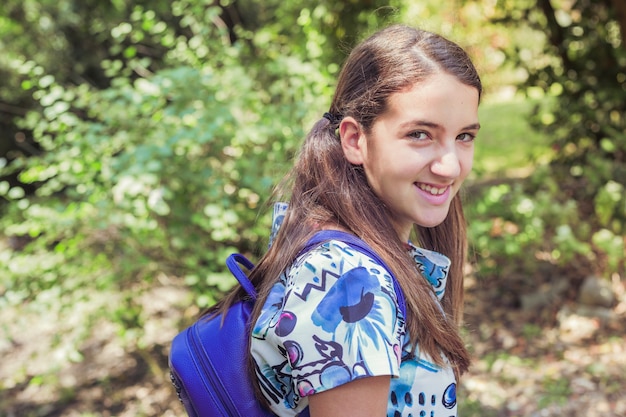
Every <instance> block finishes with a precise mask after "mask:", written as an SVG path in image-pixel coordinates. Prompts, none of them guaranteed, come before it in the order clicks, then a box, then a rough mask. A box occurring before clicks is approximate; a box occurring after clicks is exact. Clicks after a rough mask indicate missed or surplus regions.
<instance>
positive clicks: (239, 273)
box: [226, 253, 257, 300]
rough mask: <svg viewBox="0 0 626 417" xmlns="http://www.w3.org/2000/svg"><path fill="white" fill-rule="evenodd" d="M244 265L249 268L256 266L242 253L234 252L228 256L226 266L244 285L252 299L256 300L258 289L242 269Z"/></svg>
mask: <svg viewBox="0 0 626 417" xmlns="http://www.w3.org/2000/svg"><path fill="white" fill-rule="evenodd" d="M242 265H243V266H244V267H245V268H246V269H247V270H251V269H252V268H254V264H253V263H252V262H250V261H249V260H248V258H246V257H245V256H243V255H242V254H240V253H233V254H232V255H230V256H229V257H228V258H226V266H227V267H228V269H229V270H230V273H231V274H233V276H234V277H235V278H236V279H237V281H239V284H240V285H241V286H242V287H243V289H244V290H245V291H246V293H247V294H248V295H249V296H250V298H252V300H256V295H257V294H256V289H255V288H254V285H252V282H250V279H249V278H248V276H247V275H246V273H245V272H243V270H242V269H241V266H242Z"/></svg>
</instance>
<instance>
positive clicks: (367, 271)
mask: <svg viewBox="0 0 626 417" xmlns="http://www.w3.org/2000/svg"><path fill="white" fill-rule="evenodd" d="M411 254H412V256H413V258H414V259H415V262H416V263H417V265H418V267H419V269H420V271H421V272H422V275H423V276H424V277H425V278H426V279H427V280H428V281H429V282H430V283H431V285H432V286H433V288H434V290H435V294H436V295H437V297H438V298H439V299H441V297H442V296H443V294H444V289H445V286H446V279H447V274H448V270H449V266H450V260H449V259H448V258H447V257H445V256H443V255H441V254H439V253H437V252H433V251H428V250H425V249H420V248H417V247H415V246H412V248H411ZM251 351H252V356H253V358H254V361H255V363H256V373H257V377H258V379H259V383H260V386H261V390H262V393H263V395H264V396H265V398H266V399H267V400H268V402H269V403H270V405H271V408H272V411H273V412H274V413H276V414H277V415H279V416H281V417H282V416H297V415H298V414H299V413H300V412H302V411H303V410H304V409H305V408H306V407H307V406H308V398H307V396H309V395H311V394H315V393H319V392H322V391H325V390H328V389H332V388H335V387H337V386H340V385H342V384H345V383H347V382H350V381H354V380H356V379H359V378H363V377H368V376H378V375H390V376H392V378H391V389H390V392H389V401H388V407H387V416H388V417H401V416H407V417H408V416H412V417H418V416H424V417H452V416H456V415H457V406H456V380H455V377H454V373H453V371H452V369H451V368H450V367H444V368H441V367H439V366H437V365H436V364H434V363H433V361H432V360H431V358H429V357H428V356H426V355H425V354H421V353H420V352H419V347H418V349H416V350H415V351H416V354H415V355H411V346H410V344H409V337H408V335H407V333H406V330H405V322H404V317H403V316H402V313H401V311H400V309H399V307H398V302H397V298H396V294H395V292H394V287H393V282H392V280H391V277H390V276H389V275H388V274H387V272H386V270H385V269H384V268H382V267H381V266H380V265H379V264H378V263H376V261H374V260H373V259H371V258H370V257H369V256H368V255H365V254H363V253H361V252H359V251H357V250H356V249H354V248H352V247H350V246H349V245H348V244H346V243H343V242H340V241H336V240H331V241H329V242H326V243H323V244H321V245H320V246H318V247H317V248H314V249H312V250H310V251H308V252H307V253H305V254H303V255H302V256H300V257H299V258H298V259H297V260H296V262H295V263H294V264H293V265H292V266H291V267H290V268H289V269H288V270H286V271H285V272H283V274H282V275H281V276H280V279H279V281H278V282H277V283H276V284H275V285H274V287H273V288H272V290H271V292H270V294H269V296H268V298H267V301H266V302H265V305H264V306H263V310H262V313H261V315H260V317H259V319H258V321H257V322H256V323H255V326H254V327H253V330H252V346H251Z"/></svg>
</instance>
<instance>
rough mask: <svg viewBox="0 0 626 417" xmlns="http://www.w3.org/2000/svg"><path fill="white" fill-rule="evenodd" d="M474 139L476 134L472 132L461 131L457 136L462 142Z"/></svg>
mask: <svg viewBox="0 0 626 417" xmlns="http://www.w3.org/2000/svg"><path fill="white" fill-rule="evenodd" d="M474 139H476V135H472V134H471V133H461V134H460V135H459V136H457V137H456V140H458V141H461V142H472V141H473V140H474Z"/></svg>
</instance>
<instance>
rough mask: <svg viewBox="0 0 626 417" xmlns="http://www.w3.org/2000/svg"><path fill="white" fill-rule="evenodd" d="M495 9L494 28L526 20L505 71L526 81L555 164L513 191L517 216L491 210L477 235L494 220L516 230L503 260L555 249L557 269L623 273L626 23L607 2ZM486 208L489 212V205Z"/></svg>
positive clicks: (534, 119) (509, 49) (514, 35)
mask: <svg viewBox="0 0 626 417" xmlns="http://www.w3.org/2000/svg"><path fill="white" fill-rule="evenodd" d="M497 11H498V13H499V15H498V14H496V16H495V17H494V20H495V21H499V22H504V23H506V24H508V23H511V22H519V19H520V17H521V16H524V17H525V20H526V22H528V24H526V25H521V26H520V27H519V28H518V29H516V30H514V31H512V32H511V42H509V43H507V44H505V45H506V46H505V47H504V48H503V50H504V51H505V52H506V54H507V56H508V58H509V63H508V64H507V65H512V66H515V67H520V68H522V69H523V71H524V73H525V80H524V84H523V88H524V91H525V92H526V94H527V96H528V97H530V98H532V99H534V100H537V101H536V103H537V104H536V106H535V108H534V110H533V111H532V112H531V113H530V123H531V125H532V126H533V127H534V128H535V129H536V130H537V131H539V132H542V133H543V135H544V136H545V138H549V139H550V143H549V145H550V146H551V147H552V152H550V153H552V156H550V157H549V158H548V159H547V160H546V158H543V159H544V162H546V161H547V162H549V165H548V170H547V172H546V171H544V170H543V169H540V170H537V171H536V172H535V173H533V174H532V177H531V178H530V182H529V183H528V184H526V186H525V187H523V188H517V189H511V190H510V192H511V195H510V196H508V197H507V203H506V204H509V203H510V202H512V203H513V205H511V206H510V207H512V208H513V210H514V211H516V213H512V214H511V216H512V217H514V218H507V216H506V215H505V210H506V209H505V207H503V206H502V207H498V204H497V203H496V204H492V205H491V206H490V208H488V209H487V208H485V207H482V208H480V209H479V211H481V210H482V212H483V213H489V214H487V216H485V217H484V221H485V222H486V223H485V224H482V225H475V226H474V230H475V232H480V231H482V232H484V231H486V230H489V227H488V223H489V218H490V217H491V218H493V215H496V216H497V217H496V219H497V218H499V217H501V218H502V219H504V220H505V221H509V222H511V224H513V225H514V227H513V228H514V229H515V232H514V233H509V234H506V233H505V234H504V235H503V237H504V240H505V242H502V243H501V246H500V248H502V250H503V251H504V252H503V253H505V254H509V255H510V254H513V253H515V254H517V255H521V254H522V253H524V252H525V251H528V250H533V252H526V253H535V254H537V253H540V252H545V251H548V252H549V253H550V255H551V257H552V258H553V259H555V260H557V261H558V262H567V261H568V260H570V259H572V257H573V256H582V257H584V258H585V259H587V260H588V262H594V263H595V264H596V268H597V269H598V270H600V271H605V272H609V273H610V272H616V271H622V272H623V271H624V268H625V267H626V265H625V264H624V243H623V239H621V238H620V236H622V235H623V234H624V232H625V231H626V197H625V194H624V192H623V190H624V186H625V185H626V134H625V133H624V132H626V119H625V118H624V114H626V107H625V105H626V104H625V103H626V101H625V100H624V98H625V97H626V76H625V75H624V74H625V73H626V47H625V46H624V45H623V43H622V40H623V39H624V37H623V36H622V34H621V31H622V30H623V29H624V26H625V25H626V22H620V21H618V20H617V15H616V14H615V13H614V12H615V11H614V10H613V8H612V6H611V5H610V4H609V3H607V2H575V3H568V2H560V1H557V2H549V1H540V2H537V3H527V4H522V3H520V4H516V5H513V4H510V3H508V2H503V3H502V4H500V7H499V8H497ZM620 26H621V27H620ZM524 39H525V40H528V39H534V40H535V41H534V42H527V41H524ZM487 197H489V195H487ZM511 199H512V201H511ZM481 204H482V205H483V206H484V205H485V204H489V198H487V200H486V201H483V202H481ZM524 213H528V214H530V217H527V218H525V216H524ZM520 216H521V217H520ZM479 223H480V222H479ZM509 229H511V227H509ZM592 236H593V238H592ZM478 238H479V239H480V237H478ZM498 238H500V236H498ZM484 240H485V238H483V243H484ZM497 240H498V239H496V245H495V248H494V249H492V251H493V253H496V252H498V249H497V248H498V247H499V246H498V243H497ZM528 245H530V246H531V247H529V246H528ZM482 247H483V246H481V248H482ZM481 250H482V249H481ZM538 251H539V252H538ZM598 260H600V262H597V261H598Z"/></svg>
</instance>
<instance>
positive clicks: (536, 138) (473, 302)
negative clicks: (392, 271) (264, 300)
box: [0, 0, 626, 417]
mask: <svg viewBox="0 0 626 417" xmlns="http://www.w3.org/2000/svg"><path fill="white" fill-rule="evenodd" d="M395 22H401V23H408V24H411V25H415V26H418V27H421V28H424V29H428V30H432V31H435V32H438V33H441V34H443V35H445V36H447V37H449V38H451V39H453V40H455V41H456V42H458V43H459V44H461V45H462V46H464V47H465V48H466V49H467V50H468V51H469V52H470V54H471V56H472V57H473V59H474V61H475V63H476V64H477V66H478V68H479V70H480V72H481V74H482V77H483V81H484V85H485V89H486V91H485V94H484V99H483V102H482V104H481V109H480V118H481V120H480V121H481V124H482V125H483V129H481V133H480V135H479V137H478V139H477V142H476V149H477V151H476V161H475V170H474V173H473V175H472V177H471V178H470V180H469V181H468V182H467V187H466V189H465V200H466V207H467V209H466V212H467V213H466V214H467V218H468V222H469V232H470V246H471V256H470V262H469V263H468V265H467V295H466V305H467V307H466V321H467V326H466V331H465V336H466V340H467V343H468V345H469V346H470V349H471V351H472V352H473V354H474V358H475V359H474V365H473V367H472V369H471V372H469V373H468V374H466V375H465V377H464V378H463V380H462V381H461V384H460V387H459V399H460V415H462V416H467V417H471V416H483V417H490V416H493V417H496V416H497V417H504V416H563V415H568V416H581V417H582V416H585V417H589V416H603V417H617V416H621V417H623V416H626V395H624V394H625V393H626V392H625V391H624V386H625V383H626V325H625V323H626V321H625V318H626V296H625V291H624V284H625V279H626V264H625V244H626V243H625V227H626V197H625V193H624V187H625V186H626V113H625V110H626V3H625V2H624V1H623V0H538V1H529V0H528V1H527V0H478V1H466V0H456V1H443V2H442V1H441V0H421V1H417V0H404V1H402V0H392V1H388V2H383V1H378V0H367V1H356V0H345V1H330V0H316V1H308V0H239V1H238V0H221V1H218V0H213V1H211V0H175V1H172V0H150V1H147V0H111V1H106V0H83V1H78V0H54V1H53V0H40V1H35V0H3V1H2V4H1V5H0V357H1V358H2V360H1V361H0V416H7V417H9V416H20V417H22V416H83V417H87V416H183V415H184V411H183V409H182V406H181V405H180V404H179V403H178V401H177V398H176V395H175V392H174V389H173V388H172V387H171V385H170V381H169V377H168V370H167V354H168V350H169V343H170V340H171V339H172V338H173V337H174V335H175V334H176V333H177V332H178V331H179V330H181V329H182V328H183V327H185V326H186V325H188V324H190V323H191V322H192V321H193V320H194V319H195V317H196V316H197V314H198V313H199V312H200V311H201V310H202V309H203V308H205V307H207V306H210V305H211V304H213V303H214V302H215V301H216V300H217V299H219V297H221V296H222V295H223V294H224V292H225V291H227V290H228V289H229V288H230V287H231V286H232V285H233V283H234V280H233V279H232V278H231V277H230V276H229V275H228V274H227V273H226V272H225V266H224V260H225V258H226V256H227V255H228V254H230V253H231V252H235V251H237V252H243V253H245V254H247V255H248V256H249V257H250V258H251V259H257V258H258V256H259V255H260V254H261V253H262V252H263V250H264V248H266V246H267V241H268V237H269V232H270V230H269V215H270V214H271V210H270V209H268V206H267V204H266V203H267V200H268V198H269V197H270V193H271V189H272V186H273V185H274V184H275V183H276V182H277V180H278V179H279V178H280V177H281V176H282V174H283V173H284V172H285V171H286V170H287V169H288V167H289V166H290V164H291V163H292V158H293V156H294V153H295V151H296V150H297V148H298V146H299V144H300V142H301V140H302V138H303V137H304V135H305V133H306V131H307V130H308V129H309V128H310V127H311V126H312V124H313V122H314V121H316V120H317V119H319V118H320V117H321V115H322V114H323V113H324V112H325V111H326V110H327V108H328V105H329V103H330V99H331V94H332V92H333V88H334V82H335V79H336V76H337V74H338V71H339V69H340V66H341V64H342V62H343V61H344V59H345V57H346V54H347V52H348V51H349V50H350V48H351V47H352V46H354V45H355V43H357V42H358V41H359V40H361V39H363V38H364V37H365V36H367V35H368V34H370V33H372V32H373V31H375V30H377V29H379V28H381V27H383V26H385V25H387V24H390V23H395Z"/></svg>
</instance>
